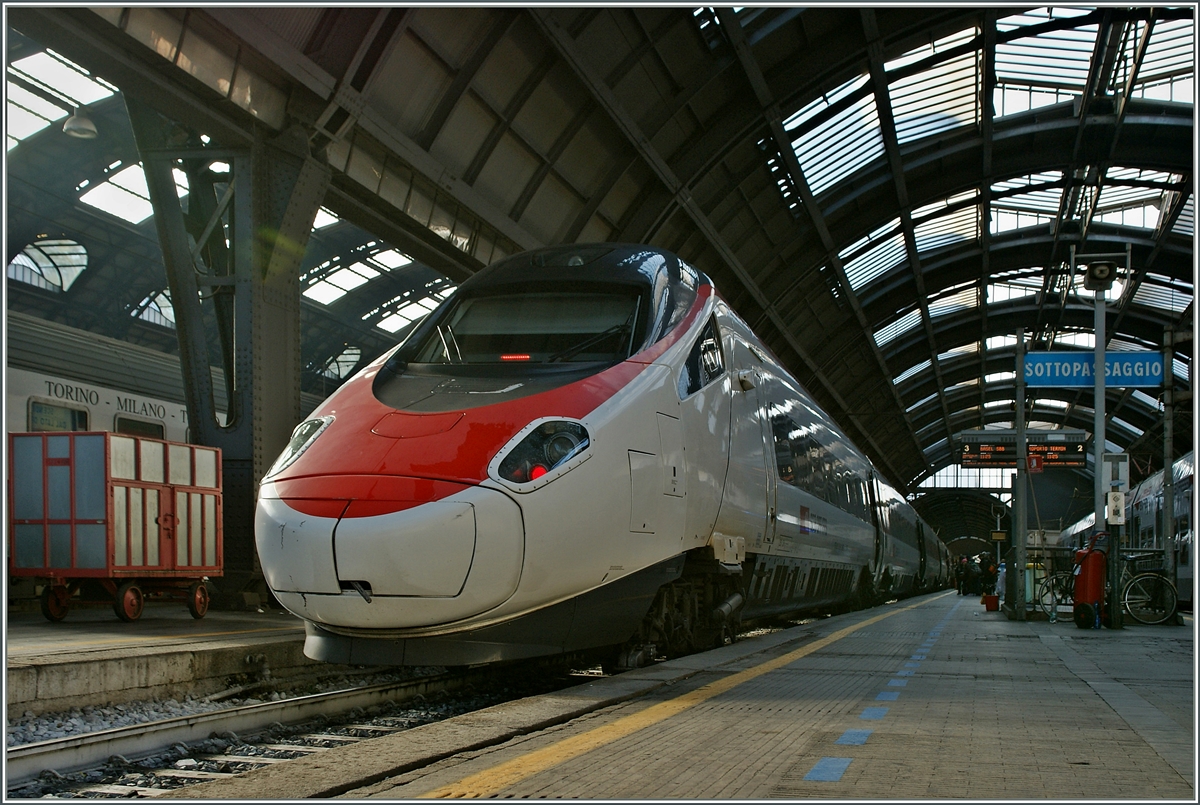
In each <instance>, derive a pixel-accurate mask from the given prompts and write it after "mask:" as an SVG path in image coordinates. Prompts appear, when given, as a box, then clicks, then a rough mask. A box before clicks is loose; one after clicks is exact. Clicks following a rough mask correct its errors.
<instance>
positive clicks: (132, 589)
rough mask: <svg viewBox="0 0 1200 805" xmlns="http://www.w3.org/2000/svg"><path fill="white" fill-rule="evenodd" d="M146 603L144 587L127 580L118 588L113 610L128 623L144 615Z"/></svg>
mask: <svg viewBox="0 0 1200 805" xmlns="http://www.w3.org/2000/svg"><path fill="white" fill-rule="evenodd" d="M145 604H146V601H145V598H144V597H143V596H142V588H141V587H138V586H137V584H135V583H134V582H132V581H127V582H125V583H124V584H122V585H121V586H120V587H118V588H117V598H116V600H115V601H113V611H114V612H116V613H117V617H118V618H120V619H121V620H123V621H125V622H126V623H129V622H132V621H135V620H137V619H138V618H140V617H142V607H144V606H145Z"/></svg>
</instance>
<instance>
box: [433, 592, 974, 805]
mask: <svg viewBox="0 0 1200 805" xmlns="http://www.w3.org/2000/svg"><path fill="white" fill-rule="evenodd" d="M949 594H950V593H948V592H947V593H943V594H942V595H939V596H937V598H931V599H927V600H925V601H921V602H918V603H916V604H910V605H909V606H906V607H900V608H899V609H893V610H891V611H890V612H885V613H883V614H882V615H875V616H874V617H871V618H867V619H866V620H864V621H862V622H861V623H856V624H854V625H853V626H847V627H846V628H844V629H839V630H838V631H836V632H833V633H832V634H830V635H827V636H826V637H822V638H820V639H819V640H814V641H813V642H812V643H808V644H806V645H804V646H801V647H800V648H798V649H796V650H795V651H791V652H789V653H787V654H784V655H781V656H779V657H776V658H775V659H773V660H768V661H766V662H764V663H762V664H761V665H756V666H754V667H753V668H747V669H746V670H744V671H739V672H738V673H736V674H732V675H730V676H727V677H725V678H723V679H718V680H716V681H714V682H710V683H708V684H707V685H704V686H703V687H700V688H697V689H696V690H693V691H691V692H689V693H685V694H683V695H682V696H678V697H676V698H674V699H671V700H669V701H665V702H660V703H658V704H655V705H652V706H650V707H648V708H646V709H645V710H642V711H641V712H638V713H633V714H631V715H627V716H623V717H621V718H619V719H617V720H616V721H613V722H612V723H610V724H605V725H604V726H601V727H596V728H595V729H592V730H588V731H587V732H584V733H581V734H579V735H575V736H572V737H570V738H565V739H563V740H562V741H558V742H556V743H554V744H552V745H551V746H547V747H543V748H542V749H537V750H534V751H533V752H530V753H529V754H526V755H522V756H521V757H518V758H514V759H513V760H508V761H505V762H504V763H501V764H499V765H497V766H494V767H492V768H490V769H485V770H484V771H481V772H478V773H476V774H472V775H470V776H468V777H465V778H463V779H462V780H459V781H458V782H456V783H451V784H450V785H445V786H442V787H440V788H435V789H434V790H432V791H428V792H426V793H424V794H421V795H420V797H421V798H423V799H433V798H444V797H487V796H491V795H493V794H495V793H497V792H499V791H502V790H503V789H505V788H508V787H509V786H513V785H516V784H517V783H519V782H521V781H522V780H525V779H527V778H529V777H532V776H533V775H535V774H538V773H539V772H543V771H545V770H547V769H549V768H551V767H553V766H556V765H558V764H559V763H562V762H564V761H566V760H571V759H572V758H576V757H579V756H580V755H583V754H585V753H587V752H591V751H592V750H593V749H599V748H600V747H602V746H606V745H608V744H610V743H612V742H613V741H617V740H619V739H621V738H624V737H625V736H627V735H632V734H633V733H635V732H638V731H639V730H643V729H645V728H647V727H650V726H653V725H655V724H657V723H659V722H660V721H664V720H666V719H668V718H670V717H671V716H675V715H678V714H679V713H682V712H684V711H685V710H688V709H691V708H692V707H695V706H696V705H698V704H702V703H704V702H706V701H708V700H709V699H711V698H713V697H714V696H719V695H721V694H722V693H725V692H726V691H728V690H731V689H733V688H735V687H737V686H738V685H742V684H745V683H746V682H749V681H750V680H752V679H757V678H758V677H760V676H762V675H763V674H769V673H770V672H772V671H774V670H777V669H779V668H782V667H784V666H785V665H789V664H791V663H793V662H795V661H796V660H798V659H800V658H801V657H806V656H808V655H809V654H812V653H813V652H814V651H820V650H821V649H823V648H825V647H826V646H828V645H830V644H832V643H836V642H837V641H839V640H841V639H842V638H844V637H846V636H847V635H850V634H853V633H854V632H857V631H858V630H859V629H863V628H865V627H867V626H870V625H872V624H875V623H878V622H879V621H881V620H883V619H884V618H890V617H891V616H893V615H898V614H900V613H901V612H907V611H908V610H910V609H916V608H917V607H919V606H924V605H925V604H928V603H930V601H935V600H937V599H939V598H943V597H944V596H946V595H949Z"/></svg>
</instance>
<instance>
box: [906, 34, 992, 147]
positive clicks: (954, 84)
mask: <svg viewBox="0 0 1200 805" xmlns="http://www.w3.org/2000/svg"><path fill="white" fill-rule="evenodd" d="M975 35H976V30H975V29H974V28H970V29H967V30H964V31H960V32H958V33H956V34H953V35H951V36H947V37H944V38H942V39H939V40H938V41H936V42H934V43H932V44H930V45H925V46H924V47H921V48H917V49H916V50H912V51H909V52H908V53H906V54H905V55H904V56H902V57H901V58H900V59H897V60H896V61H895V62H891V63H889V64H887V65H886V66H885V69H886V70H892V69H895V68H896V67H900V66H903V65H905V64H910V63H912V62H914V61H917V60H919V59H922V58H925V57H927V56H931V55H935V54H937V53H941V52H943V51H945V50H948V49H949V48H953V47H957V46H958V45H961V44H963V43H965V42H969V41H970V40H971V39H973V38H974V37H975ZM980 64H981V55H980V52H979V51H978V50H972V51H970V52H968V53H965V54H963V55H962V56H959V57H958V58H954V59H950V60H948V61H945V62H942V63H941V64H938V65H935V66H933V67H931V68H929V69H928V70H924V71H922V72H920V73H917V74H915V75H911V76H908V77H906V78H900V79H897V80H896V81H894V82H892V83H891V84H890V85H889V86H888V94H889V96H890V98H891V103H892V115H893V117H894V118H895V121H896V136H897V138H898V139H899V141H900V144H901V145H903V144H904V143H907V142H911V141H913V140H919V139H921V138H922V137H929V136H931V135H934V134H937V133H938V132H942V131H946V130H947V129H952V128H956V127H958V126H968V125H974V124H975V123H976V122H978V120H979V109H978V106H979V104H978V100H977V99H978V97H979V89H978V84H979V69H980Z"/></svg>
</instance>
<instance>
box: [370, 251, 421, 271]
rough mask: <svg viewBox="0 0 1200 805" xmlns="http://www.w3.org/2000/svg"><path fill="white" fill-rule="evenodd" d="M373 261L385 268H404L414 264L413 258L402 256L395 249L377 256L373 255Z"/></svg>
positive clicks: (377, 253) (378, 253)
mask: <svg viewBox="0 0 1200 805" xmlns="http://www.w3.org/2000/svg"><path fill="white" fill-rule="evenodd" d="M371 260H373V261H374V262H376V263H379V264H380V265H381V266H383V267H384V268H403V267H404V266H406V265H408V264H409V263H411V262H412V258H411V257H409V256H408V255H407V254H402V253H400V252H398V251H396V250H395V249H388V250H387V251H382V252H376V253H375V254H373V255H371Z"/></svg>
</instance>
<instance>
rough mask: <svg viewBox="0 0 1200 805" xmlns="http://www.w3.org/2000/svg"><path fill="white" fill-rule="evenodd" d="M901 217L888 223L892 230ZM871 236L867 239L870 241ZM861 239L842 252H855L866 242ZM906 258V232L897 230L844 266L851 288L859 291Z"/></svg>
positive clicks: (897, 224)
mask: <svg viewBox="0 0 1200 805" xmlns="http://www.w3.org/2000/svg"><path fill="white" fill-rule="evenodd" d="M899 223H900V219H898V218H897V219H896V220H895V221H894V222H893V224H889V225H888V229H889V230H890V229H891V228H892V227H893V225H894V226H899ZM869 238H870V236H868V238H867V239H864V240H865V241H869ZM864 240H860V241H859V242H858V243H855V244H853V245H852V246H851V247H850V248H849V249H846V250H844V251H843V252H842V254H850V253H853V250H854V249H855V248H856V247H859V246H860V245H862V244H863V243H864ZM904 259H905V247H904V233H903V232H896V233H895V234H893V235H892V236H891V237H890V238H888V239H887V240H884V241H881V242H879V243H877V244H876V245H874V246H872V247H871V248H870V249H868V250H867V251H865V252H863V253H862V254H860V255H859V256H858V257H855V258H854V259H853V260H851V261H850V262H848V263H846V265H845V266H844V268H845V271H846V279H847V280H849V281H850V289H851V290H853V291H857V290H859V289H860V288H862V287H863V286H865V285H867V284H869V283H870V282H871V281H872V280H874V279H876V278H878V277H881V276H883V275H884V274H886V273H887V271H888V269H890V268H892V267H893V266H895V265H897V264H899V263H900V262H901V261H902V260H904Z"/></svg>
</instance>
